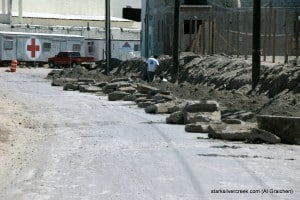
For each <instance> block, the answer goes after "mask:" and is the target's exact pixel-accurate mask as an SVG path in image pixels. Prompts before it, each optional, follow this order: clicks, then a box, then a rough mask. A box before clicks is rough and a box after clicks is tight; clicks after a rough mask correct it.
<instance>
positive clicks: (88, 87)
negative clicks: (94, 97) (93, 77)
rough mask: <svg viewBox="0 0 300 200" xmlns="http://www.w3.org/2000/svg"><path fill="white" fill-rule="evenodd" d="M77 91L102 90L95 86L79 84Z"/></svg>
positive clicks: (90, 91)
mask: <svg viewBox="0 0 300 200" xmlns="http://www.w3.org/2000/svg"><path fill="white" fill-rule="evenodd" d="M79 92H88V93H96V92H102V89H101V88H99V87H96V86H89V85H80V86H79Z"/></svg>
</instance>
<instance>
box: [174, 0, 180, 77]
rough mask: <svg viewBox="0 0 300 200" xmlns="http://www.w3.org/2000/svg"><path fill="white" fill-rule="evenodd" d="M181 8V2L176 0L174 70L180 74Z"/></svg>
mask: <svg viewBox="0 0 300 200" xmlns="http://www.w3.org/2000/svg"><path fill="white" fill-rule="evenodd" d="M179 9H180V2H179V0H175V6H174V36H173V70H174V73H177V78H178V76H179V48H178V47H179V45H178V43H179Z"/></svg>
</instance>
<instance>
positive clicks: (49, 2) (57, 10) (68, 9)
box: [0, 0, 142, 18]
mask: <svg viewBox="0 0 300 200" xmlns="http://www.w3.org/2000/svg"><path fill="white" fill-rule="evenodd" d="M1 1H2V0H1ZM141 1H142V0H111V1H110V2H111V16H113V17H120V18H121V17H122V8H123V7H126V6H127V5H129V6H131V7H133V8H141ZM18 3H19V0H13V6H12V11H13V13H15V14H17V13H18V8H19V6H18ZM0 8H1V9H0V12H1V10H2V2H1V4H0ZM26 12H34V13H51V14H72V15H98V16H104V15H105V0H23V14H24V15H25V13H26Z"/></svg>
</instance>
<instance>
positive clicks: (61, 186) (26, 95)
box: [0, 68, 300, 200]
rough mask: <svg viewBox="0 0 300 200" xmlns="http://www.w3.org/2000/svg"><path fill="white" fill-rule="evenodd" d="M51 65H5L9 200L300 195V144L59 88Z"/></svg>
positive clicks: (0, 154)
mask: <svg viewBox="0 0 300 200" xmlns="http://www.w3.org/2000/svg"><path fill="white" fill-rule="evenodd" d="M48 72H49V70H47V69H30V70H29V69H20V70H19V71H18V72H17V74H12V73H8V74H7V73H5V72H4V69H3V68H0V79H1V80H0V85H1V90H0V119H1V122H0V131H1V132H0V135H1V137H0V138H1V142H0V170H1V171H0V199H4V200H15V199H21V200H27V199H28V200H41V199H53V200H54V199H68V200H69V199H72V200H74V199H78V200H79V199H80V200H81V199H88V200H93V199H105V200H106V199H113V200H120V199H122V200H123V199H124V200H125V199H141V200H142V199H143V200H145V199H146V200H147V199H149V200H150V199H166V200H168V199H170V200H179V199H180V200H182V199H186V200H193V199H195V200H196V199H197V200H198V199H224V198H226V199H237V198H238V199H247V200H248V199H299V197H300V190H299V187H298V184H297V183H299V177H300V174H299V172H300V170H299V169H300V168H299V162H298V160H299V159H300V158H299V151H300V149H299V146H293V145H283V144H280V145H263V144H261V145H255V144H244V143H241V142H225V141H219V140H210V139H207V135H205V134H204V135H203V134H188V133H185V132H184V127H183V126H177V125H174V126H172V125H167V124H165V123H164V119H165V117H166V116H160V115H148V114H146V113H145V112H144V111H143V110H142V109H138V108H137V107H136V105H129V104H128V103H127V102H108V101H107V99H106V98H105V97H102V98H100V99H99V97H96V96H93V95H91V94H81V93H78V92H66V91H62V88H55V87H51V86H50V81H49V80H45V79H44V77H46V75H47V73H48ZM198 138H202V139H198ZM213 189H246V190H249V191H250V190H253V189H254V190H258V191H259V193H258V192H257V193H256V194H251V195H250V194H244V195H242V194H239V195H237V194H235V195H232V194H231V195H230V194H225V195H217V194H213V193H211V190H213ZM263 189H266V190H267V191H271V189H285V190H290V191H292V194H274V193H268V194H264V195H263V194H261V193H262V191H263Z"/></svg>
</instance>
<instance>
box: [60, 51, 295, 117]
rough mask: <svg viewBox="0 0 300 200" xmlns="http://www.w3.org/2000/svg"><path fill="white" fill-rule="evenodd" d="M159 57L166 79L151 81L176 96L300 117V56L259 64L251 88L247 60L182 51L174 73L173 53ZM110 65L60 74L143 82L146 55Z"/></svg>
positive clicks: (73, 76) (99, 79) (103, 63)
mask: <svg viewBox="0 0 300 200" xmlns="http://www.w3.org/2000/svg"><path fill="white" fill-rule="evenodd" d="M158 60H159V62H160V66H159V68H158V70H157V73H158V74H160V75H162V76H163V77H164V78H166V79H167V80H168V82H163V83H162V82H160V81H159V79H158V80H156V81H154V82H152V83H150V84H151V85H153V86H156V87H161V88H167V89H168V90H170V91H171V92H172V93H173V94H174V95H175V96H177V97H178V98H182V99H191V100H200V99H208V100H216V101H218V102H219V103H220V105H221V107H222V109H223V110H237V111H245V112H247V111H250V112H253V113H254V114H264V115H283V116H294V117H299V116H300V104H299V102H300V60H292V61H290V62H289V63H287V64H273V63H266V62H264V63H262V65H261V76H260V83H259V85H258V86H257V87H256V88H255V90H252V87H251V77H252V65H251V62H250V61H249V60H248V61H247V60H244V59H241V58H236V57H231V56H227V55H223V54H221V55H210V56H199V55H195V54H192V53H185V54H181V56H180V69H179V73H177V72H174V70H173V66H172V63H173V61H172V58H171V57H169V56H160V57H159V59H158ZM111 63H112V64H111V66H110V74H109V76H106V75H105V68H106V67H105V62H100V63H99V65H98V67H97V68H96V69H93V70H87V69H85V68H82V67H79V66H78V67H76V68H74V69H65V70H63V71H62V72H61V74H60V75H61V76H63V77H69V78H93V79H96V80H98V81H109V80H111V79H112V78H115V77H131V78H132V79H133V80H134V81H136V82H144V80H143V79H144V77H145V76H144V74H145V69H146V63H145V59H144V58H134V59H131V60H127V61H123V62H121V61H118V60H115V59H114V60H113V61H112V62H111ZM157 77H158V76H157ZM253 120H254V119H253Z"/></svg>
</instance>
